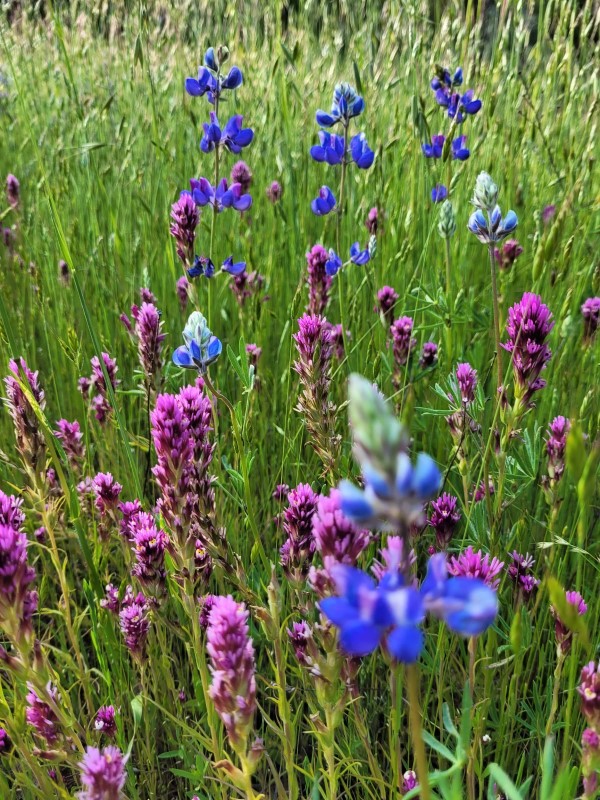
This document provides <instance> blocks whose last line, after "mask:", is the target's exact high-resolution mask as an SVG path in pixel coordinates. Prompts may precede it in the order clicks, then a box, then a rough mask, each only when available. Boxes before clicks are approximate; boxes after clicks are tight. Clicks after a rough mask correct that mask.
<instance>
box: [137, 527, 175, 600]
mask: <svg viewBox="0 0 600 800" xmlns="http://www.w3.org/2000/svg"><path fill="white" fill-rule="evenodd" d="M129 530H130V536H131V541H132V544H133V547H132V550H133V553H134V555H135V564H134V565H133V568H132V570H131V574H132V576H133V577H135V578H137V579H138V580H139V582H140V583H141V584H142V586H144V587H146V588H147V589H149V590H151V591H153V592H156V593H161V592H162V591H163V588H164V583H165V577H166V571H165V550H166V548H167V545H168V542H169V539H168V537H167V535H166V534H165V532H164V531H161V530H159V529H158V528H157V527H156V522H155V520H154V517H153V516H152V514H148V513H146V512H144V511H142V512H140V513H139V514H137V515H136V516H135V517H134V519H133V520H132V522H131V523H130V525H129Z"/></svg>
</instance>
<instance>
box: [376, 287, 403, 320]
mask: <svg viewBox="0 0 600 800" xmlns="http://www.w3.org/2000/svg"><path fill="white" fill-rule="evenodd" d="M399 297H400V295H399V294H398V292H397V291H396V290H395V289H393V288H392V287H391V286H382V287H381V289H380V290H379V291H378V292H377V305H376V306H375V309H374V310H375V311H379V313H380V314H381V318H382V320H383V321H384V323H385V325H387V327H388V328H389V327H390V325H391V324H392V322H393V321H394V309H395V307H396V303H397V302H398V298H399Z"/></svg>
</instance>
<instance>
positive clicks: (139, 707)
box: [131, 694, 144, 726]
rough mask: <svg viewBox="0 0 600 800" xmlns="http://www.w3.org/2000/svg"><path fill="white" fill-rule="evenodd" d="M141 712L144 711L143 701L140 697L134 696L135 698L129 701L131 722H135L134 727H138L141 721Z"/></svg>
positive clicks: (138, 695)
mask: <svg viewBox="0 0 600 800" xmlns="http://www.w3.org/2000/svg"><path fill="white" fill-rule="evenodd" d="M143 711H144V701H143V700H142V695H141V694H136V696H135V697H134V698H133V699H132V701H131V713H132V714H133V721H134V722H135V724H136V726H137V725H139V724H140V723H141V721H142V714H143Z"/></svg>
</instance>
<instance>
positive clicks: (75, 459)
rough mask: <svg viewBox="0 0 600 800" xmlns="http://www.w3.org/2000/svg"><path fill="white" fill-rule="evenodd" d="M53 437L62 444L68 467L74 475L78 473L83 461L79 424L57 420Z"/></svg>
mask: <svg viewBox="0 0 600 800" xmlns="http://www.w3.org/2000/svg"><path fill="white" fill-rule="evenodd" d="M54 435H55V436H56V438H57V439H58V440H59V441H60V443H61V444H62V447H63V450H64V451H65V455H66V457H67V460H68V462H69V466H70V467H71V469H72V470H73V471H74V472H75V473H78V472H79V471H80V470H81V465H82V464H83V461H84V459H85V444H84V443H83V432H82V430H81V426H80V425H79V422H77V420H74V421H73V422H69V421H68V420H66V419H59V420H58V422H57V423H56V430H55V431H54Z"/></svg>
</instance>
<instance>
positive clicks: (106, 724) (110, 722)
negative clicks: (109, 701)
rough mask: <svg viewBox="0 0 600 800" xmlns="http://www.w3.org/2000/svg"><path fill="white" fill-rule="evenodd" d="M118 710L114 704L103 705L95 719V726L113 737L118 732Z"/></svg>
mask: <svg viewBox="0 0 600 800" xmlns="http://www.w3.org/2000/svg"><path fill="white" fill-rule="evenodd" d="M115 717H116V712H115V707H114V706H101V707H100V708H99V709H98V711H97V713H96V719H95V720H94V728H95V729H96V730H97V731H100V733H103V734H104V735H105V736H108V737H109V738H110V739H112V738H113V737H114V736H115V734H116V733H117V722H116V719H115Z"/></svg>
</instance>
